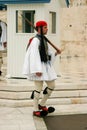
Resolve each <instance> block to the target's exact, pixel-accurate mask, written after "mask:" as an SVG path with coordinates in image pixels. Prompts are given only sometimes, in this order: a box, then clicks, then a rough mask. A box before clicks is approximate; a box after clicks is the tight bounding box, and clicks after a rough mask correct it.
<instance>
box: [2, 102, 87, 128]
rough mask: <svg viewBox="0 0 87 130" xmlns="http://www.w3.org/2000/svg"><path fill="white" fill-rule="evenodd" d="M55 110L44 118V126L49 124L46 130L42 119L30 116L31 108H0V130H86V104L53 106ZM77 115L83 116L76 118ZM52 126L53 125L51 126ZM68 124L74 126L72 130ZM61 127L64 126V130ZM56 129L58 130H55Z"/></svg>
mask: <svg viewBox="0 0 87 130" xmlns="http://www.w3.org/2000/svg"><path fill="white" fill-rule="evenodd" d="M55 108H56V111H55V112H54V113H53V114H49V115H48V117H46V118H45V122H46V124H47V123H49V124H47V125H48V129H47V126H46V124H45V122H44V119H43V118H38V117H33V116H32V108H31V107H21V108H20V107H19V108H11V107H0V130H86V129H87V104H83V105H81V104H78V105H65V106H63V105H59V106H55ZM73 114H74V115H73ZM77 114H84V115H79V116H77ZM63 115H64V116H63ZM65 115H66V116H65ZM55 119H56V120H55ZM71 119H72V120H71ZM52 122H53V123H52ZM56 122H57V123H56ZM65 122H66V123H65ZM75 123H76V124H75ZM52 124H55V125H53V126H52ZM59 124H60V125H59ZM62 124H64V125H62ZM70 124H71V125H73V124H74V126H73V129H70V126H71V125H70ZM79 125H80V126H81V129H80V128H79ZM49 126H50V127H49ZM54 126H55V127H54ZM63 126H66V129H65V128H64V127H63ZM51 127H52V128H53V129H52V128H51ZM58 127H59V128H60V129H57V128H58ZM67 127H68V128H67ZM71 127H72V126H71ZM77 128H78V129H77Z"/></svg>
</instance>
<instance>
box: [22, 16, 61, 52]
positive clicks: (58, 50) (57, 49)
mask: <svg viewBox="0 0 87 130" xmlns="http://www.w3.org/2000/svg"><path fill="white" fill-rule="evenodd" d="M21 16H22V17H23V18H24V19H25V20H26V21H27V23H29V25H30V26H32V27H33V28H34V29H35V30H36V31H37V29H36V27H35V26H34V25H33V24H32V23H31V22H30V21H29V20H28V19H27V18H26V17H25V16H24V15H22V14H21ZM44 38H45V39H46V41H47V42H48V43H49V44H50V45H51V46H52V47H53V48H54V49H55V50H56V51H57V52H58V53H59V54H60V53H61V51H60V49H59V48H57V47H56V46H55V45H54V44H53V43H52V42H51V41H50V40H49V39H48V38H47V37H46V36H44ZM62 51H63V50H62Z"/></svg>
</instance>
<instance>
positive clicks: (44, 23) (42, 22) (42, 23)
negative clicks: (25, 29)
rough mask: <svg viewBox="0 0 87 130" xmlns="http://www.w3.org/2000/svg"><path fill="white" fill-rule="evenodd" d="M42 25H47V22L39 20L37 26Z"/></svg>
mask: <svg viewBox="0 0 87 130" xmlns="http://www.w3.org/2000/svg"><path fill="white" fill-rule="evenodd" d="M40 26H47V22H45V21H38V22H37V23H36V27H40Z"/></svg>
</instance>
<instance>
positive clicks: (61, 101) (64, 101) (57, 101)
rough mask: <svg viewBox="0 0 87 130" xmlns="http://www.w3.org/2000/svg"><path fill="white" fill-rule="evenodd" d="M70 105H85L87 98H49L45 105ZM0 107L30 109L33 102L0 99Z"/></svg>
mask: <svg viewBox="0 0 87 130" xmlns="http://www.w3.org/2000/svg"><path fill="white" fill-rule="evenodd" d="M71 104H74V105H75V104H76V105H77V104H87V97H83V98H81V97H80V98H52V99H51V98H50V99H48V100H47V105H48V106H50V105H51V106H52V105H71ZM0 106H8V107H31V106H33V100H31V99H26V100H12V99H0Z"/></svg>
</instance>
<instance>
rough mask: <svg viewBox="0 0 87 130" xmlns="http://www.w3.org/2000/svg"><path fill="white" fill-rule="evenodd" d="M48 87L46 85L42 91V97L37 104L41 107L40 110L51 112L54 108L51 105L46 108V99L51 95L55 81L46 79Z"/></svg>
mask: <svg viewBox="0 0 87 130" xmlns="http://www.w3.org/2000/svg"><path fill="white" fill-rule="evenodd" d="M46 83H47V85H48V87H46V88H45V89H44V91H43V94H44V95H43V98H42V100H41V102H40V104H39V109H42V110H47V111H48V112H50V113H51V112H53V111H54V110H55V109H54V108H53V107H49V108H47V107H46V101H47V99H48V98H49V96H50V95H51V93H52V91H53V90H54V88H55V81H47V82H46Z"/></svg>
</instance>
